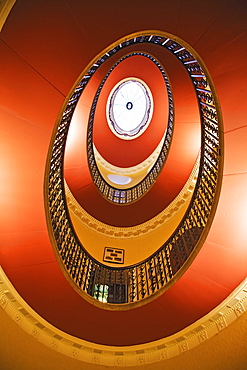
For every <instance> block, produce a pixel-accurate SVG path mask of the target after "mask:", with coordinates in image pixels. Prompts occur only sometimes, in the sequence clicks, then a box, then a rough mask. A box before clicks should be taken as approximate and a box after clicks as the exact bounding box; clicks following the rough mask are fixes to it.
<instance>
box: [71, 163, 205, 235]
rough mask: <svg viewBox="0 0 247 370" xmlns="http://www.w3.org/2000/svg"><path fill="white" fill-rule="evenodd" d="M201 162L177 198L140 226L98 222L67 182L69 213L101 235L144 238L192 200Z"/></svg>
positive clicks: (196, 164)
mask: <svg viewBox="0 0 247 370" xmlns="http://www.w3.org/2000/svg"><path fill="white" fill-rule="evenodd" d="M199 162H200V156H198V158H197V161H196V163H195V166H194V168H193V170H192V172H191V174H190V177H189V178H188V180H187V181H186V183H185V185H184V187H183V188H182V190H181V191H180V193H179V194H178V195H177V197H176V198H175V199H174V200H173V201H172V202H171V203H170V204H169V205H168V206H167V207H166V208H165V209H164V210H163V211H162V212H160V213H159V214H158V215H157V216H155V217H153V218H151V219H150V220H149V221H147V222H144V223H142V224H140V225H137V226H131V227H114V226H111V225H107V224H105V223H103V222H101V221H99V220H97V219H96V218H94V217H93V216H91V215H90V214H89V213H87V212H86V211H85V209H83V208H82V207H81V205H80V204H79V203H78V202H77V200H76V199H75V198H74V196H73V194H72V193H71V191H70V189H69V186H68V185H67V183H66V181H65V194H66V200H67V205H68V208H69V212H71V213H73V214H74V215H75V217H76V218H77V219H78V220H79V221H80V222H82V223H83V224H84V225H85V226H87V227H89V228H90V229H92V230H94V231H97V233H99V234H103V235H106V236H108V237H111V238H114V239H116V238H117V239H129V238H136V237H139V236H143V235H145V234H147V233H150V232H152V231H154V230H156V229H157V228H158V227H160V226H163V225H164V224H165V223H166V222H168V221H169V220H171V219H172V217H174V216H175V214H176V213H177V212H178V211H180V210H181V208H182V207H184V205H185V204H186V202H187V201H188V200H189V199H190V198H191V196H192V194H193V191H194V188H195V184H196V180H197V175H198V169H199Z"/></svg>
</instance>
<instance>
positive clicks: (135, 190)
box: [87, 52, 174, 204]
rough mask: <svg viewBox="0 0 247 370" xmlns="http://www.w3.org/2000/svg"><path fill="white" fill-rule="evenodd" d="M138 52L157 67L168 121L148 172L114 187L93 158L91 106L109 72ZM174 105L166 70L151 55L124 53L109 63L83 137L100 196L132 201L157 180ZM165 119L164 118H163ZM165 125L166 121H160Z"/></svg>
mask: <svg viewBox="0 0 247 370" xmlns="http://www.w3.org/2000/svg"><path fill="white" fill-rule="evenodd" d="M136 55H141V56H144V57H146V58H148V59H150V60H151V61H152V62H153V63H154V64H155V65H156V66H157V68H158V69H159V70H160V72H161V74H162V76H163V79H164V82H165V84H166V89H167V94H168V107H169V108H168V111H169V114H168V123H167V129H166V134H165V137H164V143H163V145H162V148H161V151H160V154H159V156H158V158H157V160H156V161H155V163H154V165H153V166H152V168H151V170H150V171H149V172H148V174H147V175H146V176H145V177H144V178H143V179H142V180H141V181H140V182H139V183H138V184H137V185H135V186H132V187H130V188H127V189H121V188H117V187H114V186H112V185H110V184H109V182H107V181H106V180H105V179H104V177H103V176H102V174H101V173H100V170H99V168H98V166H97V161H96V159H95V155H94V148H93V126H94V124H93V123H94V115H95V109H96V106H97V102H98V98H99V96H100V93H101V90H102V88H103V86H104V84H105V82H106V80H107V78H108V77H109V75H110V74H111V72H112V71H113V70H114V69H115V68H116V67H117V66H118V65H119V64H120V63H121V62H122V61H124V60H126V59H127V58H130V57H132V56H136ZM173 110H174V105H173V97H172V91H171V85H170V82H169V79H168V77H167V74H166V72H165V70H164V68H163V67H162V66H161V64H160V63H159V62H158V61H157V60H156V59H155V58H154V57H153V56H151V55H149V54H147V53H142V52H135V53H130V54H127V55H125V56H124V57H123V58H121V59H120V60H118V61H117V63H115V64H114V65H113V67H112V68H111V69H110V70H109V71H108V73H107V74H106V75H105V77H104V79H103V81H102V82H101V84H100V86H99V88H98V90H97V92H96V94H95V98H94V100H93V104H92V108H91V112H90V118H89V124H88V138H87V148H88V165H89V169H90V172H91V176H92V179H93V182H94V184H95V185H96V187H97V188H98V190H99V191H100V193H101V194H102V196H103V197H104V198H106V199H107V200H109V201H110V202H113V203H118V204H130V203H132V202H135V201H136V200H138V199H139V198H141V197H142V196H143V195H145V194H146V193H147V191H148V190H149V189H150V188H151V187H152V186H153V184H154V183H155V181H156V180H157V177H158V176H159V174H160V172H161V171H162V168H163V166H164V164H165V161H166V158H167V155H168V152H169V148H170V144H171V140H172V134H173V117H174V112H173ZM164 121H165V118H164ZM161 124H164V126H165V125H166V122H164V123H161Z"/></svg>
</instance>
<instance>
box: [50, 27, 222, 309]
mask: <svg viewBox="0 0 247 370" xmlns="http://www.w3.org/2000/svg"><path fill="white" fill-rule="evenodd" d="M144 43H147V44H148V43H152V44H155V45H157V46H158V45H159V46H160V47H163V48H166V49H167V50H169V51H170V52H172V53H173V54H174V56H176V57H177V58H178V59H179V60H180V61H181V62H182V64H183V66H184V67H185V68H186V69H187V71H188V74H189V76H190V78H191V80H192V82H193V84H194V87H195V92H196V94H197V98H198V105H199V109H200V115H201V137H202V139H201V159H200V168H199V174H198V180H197V183H196V186H195V190H194V193H193V196H192V200H191V202H190V205H189V207H188V209H187V211H186V214H185V216H184V218H183V219H182V221H181V222H180V224H179V225H178V227H177V229H176V230H175V231H174V233H173V234H172V236H171V237H170V238H169V239H168V240H166V241H164V244H163V245H161V247H160V248H159V249H158V250H157V252H156V253H154V254H153V255H152V256H150V257H149V258H148V259H146V260H145V261H142V262H140V263H138V264H136V265H134V266H127V267H121V268H119V267H118V268H116V267H109V266H106V265H104V264H102V263H100V262H98V261H96V260H95V259H93V258H92V257H91V256H90V255H89V254H88V252H86V250H85V249H84V248H83V246H82V245H81V243H80V241H79V240H78V238H77V235H76V233H75V231H74V229H73V225H72V224H71V221H70V218H69V213H68V209H67V204H66V198H65V190H64V181H63V158H64V150H65V144H66V137H67V133H68V129H69V125H70V121H71V118H72V115H73V112H74V109H75V107H76V104H77V101H78V99H79V97H80V95H81V93H82V91H83V89H84V88H85V86H86V85H87V83H88V81H89V80H90V77H91V76H92V75H93V74H94V72H95V71H96V69H97V68H98V67H99V66H100V65H101V64H102V63H104V62H105V61H106V60H107V59H108V58H110V57H111V55H113V54H115V53H117V51H118V50H120V49H122V48H124V47H127V46H128V45H132V44H137V45H138V44H144ZM221 131H222V129H221V117H220V111H219V104H218V102H217V98H216V94H215V91H214V87H213V85H212V82H211V81H210V77H209V75H208V73H207V71H206V70H205V67H204V66H203V63H202V61H200V58H199V57H198V56H196V55H195V52H194V51H191V50H189V47H188V46H186V45H185V46H184V44H183V42H182V41H181V40H180V41H178V40H177V39H176V40H174V39H172V37H171V36H170V35H166V34H162V35H154V34H150V33H149V34H142V35H138V34H136V35H134V36H133V37H130V38H129V39H124V40H123V41H121V42H120V43H119V44H118V45H116V46H114V47H113V48H111V49H109V50H108V51H107V52H106V53H105V54H104V55H102V56H101V57H100V58H99V59H98V60H97V61H95V63H94V64H93V65H92V67H91V68H90V69H89V70H88V71H87V73H86V74H84V75H83V77H82V79H81V81H80V82H79V83H78V85H77V87H76V89H75V90H74V92H73V94H72V95H71V97H70V98H69V100H68V103H67V106H66V108H65V110H64V112H63V115H62V118H61V120H60V122H59V123H58V126H57V128H56V132H55V134H54V137H55V138H54V140H52V143H51V149H50V152H49V157H48V161H47V176H46V184H45V191H46V199H45V202H46V207H47V220H48V226H49V229H50V234H51V237H52V240H53V243H54V245H55V251H56V253H57V255H58V258H59V259H60V261H61V262H62V264H63V266H64V270H65V271H66V272H67V274H68V275H69V278H70V279H71V280H72V281H73V282H74V284H75V286H76V287H77V290H78V291H79V292H83V293H82V294H84V293H86V294H85V297H88V296H91V297H94V298H95V299H96V301H102V302H108V304H109V303H113V304H116V303H119V304H124V303H127V304H128V303H133V302H138V301H141V300H143V299H145V298H148V297H150V296H154V294H156V295H157V294H159V293H161V292H163V291H164V290H165V289H167V288H168V287H169V286H170V285H171V284H172V283H173V282H174V281H175V280H176V279H177V278H178V277H179V276H181V275H182V273H183V272H184V269H185V268H186V266H188V265H189V263H190V262H191V261H192V259H193V258H194V257H195V255H196V254H197V252H198V250H199V248H200V247H201V245H202V243H203V240H204V239H205V237H206V234H207V232H208V230H209V227H210V224H211V222H212V219H213V216H214V213H215V210H216V205H217V202H218V198H219V192H220V184H221V178H222V166H223V158H222V157H223V154H222V151H223V141H222V133H221ZM89 150H90V148H89ZM103 306H104V307H105V306H107V305H105V304H103ZM123 306H124V305H123ZM107 307H109V306H107ZM111 307H112V306H111Z"/></svg>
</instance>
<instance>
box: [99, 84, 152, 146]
mask: <svg viewBox="0 0 247 370" xmlns="http://www.w3.org/2000/svg"><path fill="white" fill-rule="evenodd" d="M152 113H153V99H152V94H151V91H150V89H149V88H148V86H147V85H146V84H145V83H144V82H143V81H142V80H140V79H137V78H128V79H124V80H122V81H120V82H119V83H118V84H117V85H115V86H114V88H113V89H112V91H111V93H110V95H109V98H108V103H107V111H106V114H107V120H108V124H109V126H110V128H111V130H112V131H113V132H114V133H115V134H116V135H117V136H119V137H121V138H122V139H134V138H136V137H138V136H139V135H141V134H142V133H143V132H144V131H145V130H146V128H147V127H148V125H149V123H150V121H151V118H152Z"/></svg>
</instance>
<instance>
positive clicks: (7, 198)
mask: <svg viewBox="0 0 247 370" xmlns="http://www.w3.org/2000/svg"><path fill="white" fill-rule="evenodd" d="M136 12H137V13H138V14H139V16H138V17H134V16H133V14H136ZM246 12H247V5H246V2H245V1H241V0H238V1H233V0H229V1H221V0H220V1H213V0H212V1H211V0H209V1H208V2H207V6H205V2H198V3H197V4H196V6H195V4H194V2H193V1H187V2H182V1H179V0H177V1H173V3H172V5H171V4H170V2H166V1H164V2H163V3H162V4H161V3H160V2H157V3H156V2H152V3H151V4H150V2H143V3H142V6H140V5H139V4H138V3H135V2H129V3H128V6H126V4H125V5H124V6H122V5H121V4H119V3H117V2H116V1H110V2H109V4H108V6H105V3H100V4H95V3H92V2H83V3H82V2H74V1H58V0H54V1H52V2H51V1H42V3H41V2H40V1H35V2H30V1H28V0H23V1H20V2H18V1H17V3H16V5H15V6H14V8H13V10H12V11H11V14H10V15H9V17H8V19H7V22H6V24H5V25H4V27H3V29H2V32H1V34H0V51H1V59H0V64H1V68H0V76H1V107H0V108H1V110H0V122H1V126H2V133H1V160H2V172H1V184H0V188H1V219H0V223H1V235H0V237H1V248H0V262H1V265H2V267H3V268H4V270H5V272H6V274H7V275H8V277H9V279H10V280H11V282H12V284H13V285H14V286H15V288H16V289H17V290H18V292H19V293H20V294H21V296H22V297H23V298H24V299H25V300H26V301H27V302H28V303H29V305H30V306H31V307H32V308H33V309H35V310H37V312H38V313H39V314H40V315H41V316H43V317H44V318H46V319H47V320H48V321H49V322H51V323H52V324H53V325H55V326H57V327H58V328H60V329H62V330H64V331H66V332H67V333H69V334H73V335H75V336H78V337H80V338H83V339H85V340H90V341H93V342H97V343H102V344H114V345H124V344H126V345H131V344H137V343H143V342H148V341H151V340H154V339H159V338H161V337H164V336H168V335H170V334H172V333H174V332H176V331H178V330H180V329H182V328H184V327H186V326H187V325H189V324H190V323H192V322H194V321H195V320H197V319H198V318H200V317H202V316H203V315H204V314H205V313H207V312H209V311H210V310H211V309H213V308H214V307H215V306H216V305H218V304H219V303H220V302H221V301H222V300H223V299H224V298H225V297H226V296H228V295H229V294H230V293H231V291H232V290H233V289H234V288H235V287H236V286H237V285H238V284H239V283H240V282H241V281H242V280H243V278H244V277H245V275H246V266H247V251H246V241H247V228H246V209H247V207H246V202H247V195H246V185H247V162H246V139H247V126H246V103H245V96H246V94H247V91H246V84H245V81H246V80H247V75H246V68H245V61H246V58H247V55H246V48H245V47H244V45H246V41H247V23H246ZM92 14H93V21H92V17H91V16H90V15H92ZM112 14H118V16H117V17H112ZM102 20H104V22H102ZM106 24H107V27H106ZM138 29H139V30H140V29H161V30H164V31H166V32H170V33H172V34H175V35H178V36H179V37H181V38H182V39H184V40H185V41H186V42H188V43H189V44H190V45H192V47H194V48H195V49H196V50H197V51H198V53H199V54H200V55H201V57H202V58H203V60H204V62H205V63H206V65H207V68H208V69H209V72H210V74H211V76H212V78H213V81H214V83H215V87H216V90H217V92H218V96H219V100H220V103H221V107H222V114H223V119H224V130H225V169H224V178H223V186H222V192H221V197H220V202H219V207H218V210H217V213H216V217H215V220H214V222H213V226H212V229H211V232H210V234H209V236H208V238H207V240H206V242H205V245H204V246H203V248H202V250H201V251H200V253H199V255H198V257H197V258H196V260H195V261H194V263H193V264H192V265H191V267H190V268H189V270H188V271H187V272H186V273H185V274H184V276H183V277H182V278H181V279H180V280H179V281H178V282H177V283H176V284H175V285H174V286H173V287H172V288H171V289H170V290H169V291H167V292H166V293H165V294H164V295H163V296H161V297H160V298H158V299H157V300H155V301H154V302H152V303H150V304H148V305H146V306H143V307H141V308H138V309H134V310H131V311H128V312H121V313H119V312H112V313H110V315H109V313H108V312H107V311H104V310H100V309H98V308H96V307H93V306H91V305H90V304H88V303H87V302H85V301H83V299H82V298H81V297H79V296H78V295H77V294H76V293H75V291H74V290H73V289H72V287H71V286H70V285H69V283H68V282H67V281H66V279H65V278H64V276H63V275H62V272H61V270H60V268H59V266H58V264H57V262H56V259H55V257H54V254H53V251H52V248H51V245H50V241H49V237H48V232H47V229H46V222H45V213H44V205H43V177H44V170H45V161H46V155H47V151H48V146H49V141H50V137H51V134H52V130H53V127H54V124H55V121H56V118H57V116H58V114H59V111H60V109H61V106H62V104H63V101H64V99H65V96H66V95H67V94H68V93H69V90H70V89H71V87H72V85H73V83H74V81H75V80H76V79H77V77H78V76H79V74H80V73H81V71H82V70H83V69H84V68H85V66H86V65H87V64H88V63H89V62H90V60H91V59H92V58H93V57H94V56H95V55H96V54H97V53H99V52H100V51H101V50H103V49H104V47H106V46H107V45H109V44H111V43H112V42H113V41H115V40H116V39H118V38H120V37H122V36H123V35H126V34H129V33H131V32H134V31H136V30H138ZM222 30H224V32H222ZM61 35H62V36H61ZM173 73H174V81H177V84H178V85H179V80H176V70H174V71H173ZM170 77H171V76H170ZM174 89H175V88H174ZM175 94H176V101H177V104H178V105H179V108H180V109H181V114H180V115H179V116H178V117H177V119H178V121H177V125H178V126H181V127H183V129H184V133H185V134H186V132H189V131H190V127H191V124H192V123H193V122H194V121H193V113H192V114H191V119H190V120H189V119H188V120H186V121H184V120H183V113H182V111H186V112H187V113H188V115H189V114H190V112H191V106H190V101H191V100H190V99H191V96H190V95H189V96H188V95H186V94H184V93H183V91H181V90H180V89H179V88H178V89H176V93H175ZM175 144H176V145H175ZM181 145H182V144H181V141H180V140H178V141H177V143H174V153H173V155H174V157H173V161H172V162H171V163H170V167H169V168H170V175H171V178H173V179H174V180H175V182H177V183H179V174H177V172H176V165H177V164H178V163H179V162H180V159H181V156H180V154H181V152H180V150H181V148H182V146H181ZM175 148H176V149H175ZM182 153H184V151H182ZM171 155H172V153H171ZM167 185H169V184H167ZM178 188H179V186H178ZM86 190H87V191H86ZM86 190H85V191H84V190H83V191H84V196H88V195H90V192H91V193H92V192H93V190H92V189H91V188H90V186H88V187H87V189H86ZM167 191H168V192H169V188H168V190H167ZM150 193H151V191H150ZM161 194H163V189H162V187H161V186H159V185H158V186H157V188H156V194H155V195H154V196H153V198H152V201H150V203H149V204H147V205H146V207H147V208H152V206H153V204H156V203H158V202H159V199H160V196H161ZM101 206H102V204H101V202H100V200H99V198H97V197H95V205H94V209H95V210H96V209H97V208H100V207H101ZM102 207H103V206H102ZM135 217H138V212H136V213H135V212H134V213H133V222H134V221H135ZM34 292H35V294H34ZM82 315H83V317H84V318H86V320H82ZM119 323H121V325H120V324H119ZM109 327H110V330H109ZM99 328H100V330H99Z"/></svg>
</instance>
